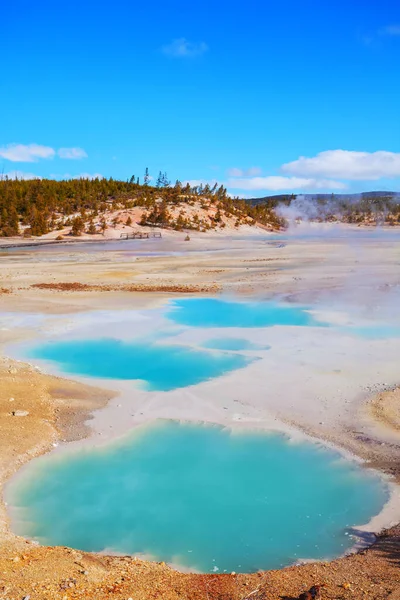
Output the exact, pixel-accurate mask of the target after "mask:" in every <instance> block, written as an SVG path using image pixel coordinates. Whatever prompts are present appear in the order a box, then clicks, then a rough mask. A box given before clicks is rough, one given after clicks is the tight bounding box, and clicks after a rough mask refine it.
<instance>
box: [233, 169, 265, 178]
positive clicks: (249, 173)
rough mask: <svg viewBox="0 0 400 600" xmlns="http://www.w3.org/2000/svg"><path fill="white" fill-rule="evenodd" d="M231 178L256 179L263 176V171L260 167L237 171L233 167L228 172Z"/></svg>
mask: <svg viewBox="0 0 400 600" xmlns="http://www.w3.org/2000/svg"><path fill="white" fill-rule="evenodd" d="M227 173H228V175H229V177H255V176H256V175H261V169H260V168H259V167H250V168H249V169H237V168H236V167H233V168H232V169H228V171H227Z"/></svg>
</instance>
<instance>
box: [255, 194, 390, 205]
mask: <svg viewBox="0 0 400 600" xmlns="http://www.w3.org/2000/svg"><path fill="white" fill-rule="evenodd" d="M299 196H301V197H302V198H305V199H307V200H311V201H318V200H323V201H329V200H332V199H334V200H336V201H345V202H352V201H359V200H361V199H365V200H369V199H375V198H385V199H390V200H394V201H396V202H400V192H388V191H372V192H361V193H359V194H275V195H272V196H263V197H261V198H248V199H246V202H249V204H252V205H253V206H256V205H257V204H268V205H270V206H276V205H277V204H280V203H285V204H289V203H290V202H291V201H293V200H295V199H296V198H297V197H299Z"/></svg>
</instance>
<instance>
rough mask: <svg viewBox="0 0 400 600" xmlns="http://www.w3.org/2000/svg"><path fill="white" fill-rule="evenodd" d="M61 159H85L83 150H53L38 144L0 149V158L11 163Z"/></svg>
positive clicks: (8, 146)
mask: <svg viewBox="0 0 400 600" xmlns="http://www.w3.org/2000/svg"><path fill="white" fill-rule="evenodd" d="M56 155H57V156H59V158H62V159H70V160H77V159H81V158H87V154H86V152H85V150H83V148H77V147H75V148H60V149H59V150H57V151H56V150H55V149H54V148H51V147H50V146H41V145H40V144H7V145H6V146H1V147H0V158H5V159H6V160H9V161H11V162H38V161H39V160H41V159H51V158H54V157H55V156H56Z"/></svg>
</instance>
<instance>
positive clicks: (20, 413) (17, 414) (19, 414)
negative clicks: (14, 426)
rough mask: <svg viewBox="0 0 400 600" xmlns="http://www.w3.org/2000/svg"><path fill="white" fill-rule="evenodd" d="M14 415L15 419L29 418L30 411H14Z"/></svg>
mask: <svg viewBox="0 0 400 600" xmlns="http://www.w3.org/2000/svg"><path fill="white" fill-rule="evenodd" d="M12 415H13V417H27V416H28V415H29V411H28V410H13V411H12Z"/></svg>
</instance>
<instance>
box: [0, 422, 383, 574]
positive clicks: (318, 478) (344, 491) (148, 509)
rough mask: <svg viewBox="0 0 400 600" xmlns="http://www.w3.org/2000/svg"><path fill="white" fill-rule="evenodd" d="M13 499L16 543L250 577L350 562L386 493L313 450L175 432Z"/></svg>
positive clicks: (51, 472)
mask: <svg viewBox="0 0 400 600" xmlns="http://www.w3.org/2000/svg"><path fill="white" fill-rule="evenodd" d="M6 499H7V501H8V503H9V504H12V505H13V506H14V509H13V512H12V518H13V526H14V530H15V531H16V533H17V534H20V535H24V536H28V537H33V538H36V539H38V540H39V541H41V542H42V543H44V544H47V545H63V546H64V545H67V546H72V547H74V548H78V549H82V550H87V551H101V550H104V549H107V550H108V551H110V550H113V551H116V552H122V553H130V554H145V555H149V556H151V557H153V558H154V559H156V560H163V561H167V562H172V563H175V564H178V565H181V566H186V567H190V568H194V569H197V570H200V571H202V572H210V571H215V572H216V571H219V572H224V571H232V570H234V571H239V572H240V571H257V570H258V569H267V568H278V567H280V566H281V565H287V564H290V563H292V562H294V561H296V560H297V559H300V558H312V559H318V558H324V559H325V558H331V557H334V556H337V555H339V554H341V553H342V552H344V551H345V550H346V549H348V548H349V547H350V546H351V545H352V543H353V541H352V539H351V537H350V535H348V533H349V532H348V528H349V527H351V526H354V525H359V524H362V523H365V522H367V521H368V520H369V519H370V517H371V516H373V515H375V514H377V513H378V512H379V511H380V510H381V508H382V506H383V504H384V503H385V501H386V499H387V489H386V487H385V486H384V485H383V484H382V482H381V480H380V479H378V478H377V477H375V476H374V475H372V474H370V473H367V472H365V471H364V470H362V469H361V468H360V467H358V466H357V465H355V464H353V463H350V462H349V461H346V460H344V459H342V458H340V457H339V456H338V455H337V454H336V453H334V452H332V451H329V450H326V449H323V448H321V447H319V446H317V445H314V444H311V443H309V442H303V443H295V444H294V443H291V442H289V441H288V440H287V439H286V438H285V437H283V436H280V435H275V434H274V435H267V434H263V433H240V434H232V433H231V432H230V431H228V430H226V429H223V428H221V427H216V426H200V425H189V424H179V423H177V422H174V421H168V422H157V423H156V424H154V425H152V426H147V427H144V428H139V429H138V430H137V431H135V432H133V433H131V434H130V435H129V436H128V437H125V438H124V439H123V440H122V441H121V440H120V441H119V442H114V443H112V444H108V445H107V446H104V447H101V448H94V449H90V450H88V449H86V450H83V449H81V450H75V451H73V452H70V453H68V454H67V455H65V454H55V455H54V454H53V455H50V456H48V457H45V458H42V459H40V460H37V461H33V462H32V463H30V464H29V465H27V467H26V468H25V470H24V471H23V472H22V473H21V474H20V475H19V477H17V478H16V479H14V480H13V481H12V482H11V484H10V485H9V487H8V490H7V498H6Z"/></svg>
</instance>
